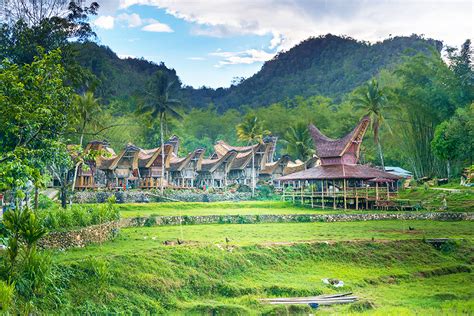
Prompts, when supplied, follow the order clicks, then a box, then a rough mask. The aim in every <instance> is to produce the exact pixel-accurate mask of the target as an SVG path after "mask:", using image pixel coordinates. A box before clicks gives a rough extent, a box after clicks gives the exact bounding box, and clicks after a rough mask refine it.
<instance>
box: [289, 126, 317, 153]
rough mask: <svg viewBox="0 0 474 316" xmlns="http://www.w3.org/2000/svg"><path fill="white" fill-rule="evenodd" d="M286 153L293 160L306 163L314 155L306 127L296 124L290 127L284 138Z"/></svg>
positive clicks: (311, 140) (311, 141)
mask: <svg viewBox="0 0 474 316" xmlns="http://www.w3.org/2000/svg"><path fill="white" fill-rule="evenodd" d="M284 141H285V143H286V152H287V153H288V154H289V155H290V156H291V157H293V158H294V159H300V160H302V161H306V160H307V159H308V158H310V157H312V155H313V153H314V149H313V139H312V138H311V135H310V134H309V130H308V125H307V124H305V123H303V122H298V123H296V125H294V126H293V127H290V128H289V129H288V131H287V132H286V134H285V136H284Z"/></svg>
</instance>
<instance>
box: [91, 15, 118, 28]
mask: <svg viewBox="0 0 474 316" xmlns="http://www.w3.org/2000/svg"><path fill="white" fill-rule="evenodd" d="M114 20H115V18H114V17H113V16H110V15H102V16H99V17H98V18H97V19H95V21H94V25H96V26H97V27H100V28H102V29H106V30H111V29H113V28H114Z"/></svg>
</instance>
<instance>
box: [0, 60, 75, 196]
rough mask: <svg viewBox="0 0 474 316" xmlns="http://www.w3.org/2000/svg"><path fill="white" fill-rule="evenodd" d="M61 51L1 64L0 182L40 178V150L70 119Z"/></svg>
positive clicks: (9, 184)
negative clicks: (20, 62)
mask: <svg viewBox="0 0 474 316" xmlns="http://www.w3.org/2000/svg"><path fill="white" fill-rule="evenodd" d="M60 60H61V57H60V52H59V51H52V52H51V53H49V54H44V55H42V56H40V57H37V58H35V61H34V62H33V63H31V64H26V65H23V66H18V65H16V64H12V63H11V62H8V61H4V63H3V64H2V65H1V66H0V82H1V83H2V84H0V126H1V127H2V128H0V174H2V173H3V175H5V176H2V177H0V187H2V186H3V189H8V190H12V191H18V190H20V191H21V190H22V187H23V185H24V184H25V182H26V181H27V180H31V181H33V182H34V183H39V181H40V176H39V169H38V167H37V166H38V165H41V161H44V156H45V152H46V151H47V150H48V149H49V148H50V147H51V146H52V144H53V143H54V142H56V140H57V139H60V138H62V136H63V134H64V132H65V130H66V128H67V124H68V122H69V120H70V113H71V111H70V100H71V92H72V91H71V89H70V88H67V87H65V85H64V69H63V68H62V66H61V65H60Z"/></svg>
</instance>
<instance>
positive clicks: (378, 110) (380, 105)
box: [352, 79, 391, 170]
mask: <svg viewBox="0 0 474 316" xmlns="http://www.w3.org/2000/svg"><path fill="white" fill-rule="evenodd" d="M352 102H353V104H354V109H355V110H362V111H364V115H368V116H370V120H371V123H372V124H371V127H372V131H373V133H374V143H375V145H376V146H377V150H378V153H379V157H380V163H381V164H382V168H383V169H384V170H385V164H384V159H383V152H382V145H381V143H380V127H381V126H382V125H383V124H384V123H385V113H386V111H387V110H388V109H389V108H390V107H391V106H390V104H389V103H388V100H387V94H386V92H385V91H384V89H382V88H380V87H379V83H378V82H377V80H376V79H372V80H371V81H370V82H368V83H367V84H366V85H365V86H363V87H362V88H361V89H358V90H356V93H355V96H354V97H353V99H352ZM386 126H387V127H388V128H389V129H390V127H389V125H386Z"/></svg>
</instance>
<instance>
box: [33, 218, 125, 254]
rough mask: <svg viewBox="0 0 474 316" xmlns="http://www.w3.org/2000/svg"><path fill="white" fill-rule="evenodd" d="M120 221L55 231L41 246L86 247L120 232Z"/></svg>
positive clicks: (49, 234)
mask: <svg viewBox="0 0 474 316" xmlns="http://www.w3.org/2000/svg"><path fill="white" fill-rule="evenodd" d="M119 226H120V225H119V221H112V222H107V223H103V224H99V225H93V226H87V227H83V228H78V229H75V230H68V231H53V232H49V233H48V234H47V235H46V236H44V237H43V238H41V239H40V240H39V242H38V244H39V246H40V247H41V248H48V249H68V248H77V247H85V246H87V245H89V244H95V243H102V242H105V241H108V240H111V239H113V238H114V237H115V236H117V234H118V230H119Z"/></svg>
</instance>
